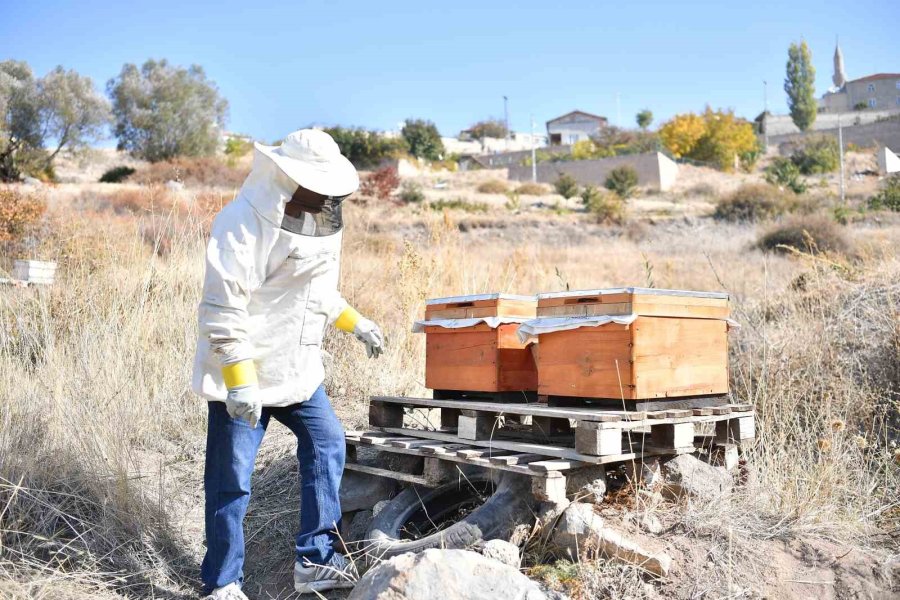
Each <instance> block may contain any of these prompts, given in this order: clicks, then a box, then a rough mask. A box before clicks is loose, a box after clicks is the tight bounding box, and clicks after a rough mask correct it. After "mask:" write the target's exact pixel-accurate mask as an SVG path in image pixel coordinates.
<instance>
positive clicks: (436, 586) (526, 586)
mask: <svg viewBox="0 0 900 600" xmlns="http://www.w3.org/2000/svg"><path fill="white" fill-rule="evenodd" d="M405 598H409V599H413V598H414V599H415V600H484V599H487V598H490V599H491V600H547V596H546V594H544V592H542V591H541V589H540V587H539V586H538V584H537V583H535V582H534V581H531V580H530V579H528V577H526V576H525V575H523V574H522V573H520V572H519V571H518V569H514V568H513V567H510V566H508V565H505V564H503V563H501V562H499V561H496V560H493V559H490V558H485V557H484V556H481V555H480V554H478V553H477V552H471V551H469V550H438V549H434V548H433V549H431V550H426V551H424V552H422V553H421V554H412V553H406V554H401V555H399V556H395V557H394V558H392V559H390V560H387V561H385V562H383V563H381V564H380V565H378V566H377V567H375V568H373V569H371V570H370V571H369V572H368V573H366V574H365V576H363V578H362V579H360V580H359V583H357V585H356V587H355V588H354V589H353V592H352V593H351V594H350V596H349V597H348V599H347V600H401V599H405Z"/></svg>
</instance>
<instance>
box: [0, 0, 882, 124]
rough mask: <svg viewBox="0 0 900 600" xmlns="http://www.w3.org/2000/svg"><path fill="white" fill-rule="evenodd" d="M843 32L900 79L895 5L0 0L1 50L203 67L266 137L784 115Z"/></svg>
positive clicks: (855, 52)
mask: <svg viewBox="0 0 900 600" xmlns="http://www.w3.org/2000/svg"><path fill="white" fill-rule="evenodd" d="M837 34H839V35H840V39H841V46H842V48H843V50H844V57H845V62H846V69H847V74H848V76H849V77H850V78H851V79H852V78H856V77H861V76H864V75H868V74H871V73H876V72H900V44H898V43H897V41H898V39H900V2H898V1H897V0H856V1H855V2H847V1H846V0H840V1H838V0H817V1H815V0H779V1H771V0H762V1H757V2H746V1H742V2H728V1H727V0H724V1H723V0H718V1H703V2H687V3H684V2H672V1H671V0H667V1H658V0H653V1H642V2H626V1H623V0H619V1H617V2H609V1H595V2H588V1H580V2H574V1H573V2H548V1H546V0H545V1H541V2H532V1H520V2H502V3H501V2H490V1H487V0H481V1H478V2H471V1H468V0H451V1H449V2H448V1H443V2H427V1H424V0H420V1H418V2H407V1H403V2H390V1H385V2H373V1H355V2H350V1H346V0H332V1H324V0H319V1H314V2H301V1H297V2H265V1H261V0H260V1H257V2H248V1H247V0H244V1H242V2H232V1H230V0H219V1H216V2H210V1H191V0H179V1H173V0H153V1H152V2H145V1H141V0H133V1H129V2H124V1H116V2H112V1H107V2H99V1H81V2H79V1H69V2H65V1H58V0H27V1H23V0H0V59H5V58H15V59H19V60H25V61H28V63H30V64H31V66H32V67H33V68H34V70H35V71H36V72H37V73H38V74H40V75H42V74H44V73H46V72H47V71H48V70H49V69H51V68H53V67H54V66H56V65H63V66H64V67H66V68H73V69H75V70H77V71H79V72H81V73H82V74H85V75H89V76H90V77H92V78H93V79H94V81H95V83H96V84H97V86H98V87H100V88H103V87H105V85H106V81H107V80H108V79H110V78H111V77H113V76H115V75H116V74H117V73H118V72H119V70H120V69H121V67H122V64H123V63H125V62H133V63H137V64H140V63H142V62H143V61H144V60H145V59H147V58H166V59H168V60H169V61H170V62H172V63H175V64H180V65H189V64H191V63H196V64H199V65H202V66H203V67H204V68H205V69H206V72H207V74H208V76H209V77H210V78H211V79H213V80H214V81H215V82H216V83H217V84H218V86H219V88H220V89H221V92H222V94H223V95H224V96H225V97H226V98H227V99H228V101H229V103H230V118H229V122H228V128H229V129H230V130H233V131H239V132H244V133H249V134H250V135H252V136H254V137H256V138H258V139H265V140H272V139H276V138H278V137H280V136H282V135H283V134H284V133H286V132H288V131H291V130H293V129H295V128H297V127H300V126H304V125H308V124H313V123H315V124H342V125H360V126H365V127H370V128H377V129H391V128H395V127H396V125H397V123H398V122H400V121H402V120H403V119H405V118H407V117H424V118H428V119H431V120H433V121H435V122H436V123H437V125H438V127H439V129H440V130H441V132H442V133H443V134H445V135H455V134H456V133H457V132H459V130H460V129H462V128H464V127H466V126H467V125H469V124H471V123H473V122H474V121H476V120H479V119H481V118H484V117H488V116H497V117H502V115H503V100H502V97H503V96H504V95H506V96H508V97H509V112H510V121H511V125H512V127H513V129H515V130H527V129H528V128H529V115H531V114H534V116H535V119H536V120H537V123H538V128H539V129H541V128H542V127H543V123H544V121H546V120H547V119H550V118H552V117H555V116H558V115H560V114H563V113H565V112H567V111H569V110H572V109H575V108H578V109H581V110H586V111H589V112H596V113H600V114H603V115H606V116H608V117H609V118H610V120H611V121H612V122H614V123H615V121H616V118H617V108H616V94H617V93H618V94H619V97H620V105H621V109H620V114H621V118H622V121H623V122H624V124H626V125H628V126H632V125H633V123H634V114H635V112H636V111H638V110H639V109H641V108H644V107H647V108H650V109H651V110H652V111H653V113H654V114H655V116H656V122H657V123H659V122H660V121H662V120H664V119H666V118H668V117H670V116H671V115H673V114H675V113H677V112H683V111H688V110H694V111H699V110H702V109H703V107H704V105H705V104H706V103H709V104H711V105H712V106H713V107H724V108H728V107H730V108H734V109H735V110H736V111H737V112H738V114H740V115H743V116H746V117H750V118H752V117H754V116H755V115H757V114H758V113H759V112H760V111H761V110H762V107H763V84H762V82H763V80H768V81H769V101H770V107H771V109H772V110H774V111H775V112H785V111H786V107H785V101H784V93H783V91H782V82H783V79H784V64H785V60H786V57H787V47H788V44H789V43H790V42H791V41H797V40H800V39H801V38H804V39H806V40H807V42H808V43H809V44H810V46H811V48H812V51H813V58H814V61H815V66H816V70H817V85H816V88H817V93H819V94H821V93H822V92H824V91H825V89H826V88H827V87H828V86H829V85H830V84H831V57H832V53H833V51H834V41H835V35H837Z"/></svg>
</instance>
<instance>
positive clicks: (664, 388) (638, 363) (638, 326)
mask: <svg viewBox="0 0 900 600" xmlns="http://www.w3.org/2000/svg"><path fill="white" fill-rule="evenodd" d="M537 314H538V317H539V318H540V317H570V316H571V317H587V316H593V315H618V316H627V315H635V317H634V320H633V322H631V323H629V324H618V323H608V324H605V325H600V326H594V327H579V328H577V329H571V330H567V331H554V332H551V333H542V334H541V335H540V336H539V343H538V344H537V346H536V347H535V352H534V353H535V357H536V362H537V369H538V393H539V394H541V395H548V396H572V397H581V398H612V399H625V400H646V399H658V398H681V397H685V396H700V395H711V394H726V393H727V392H728V340H727V332H728V323H727V322H726V320H725V319H726V318H727V317H728V315H729V310H728V295H727V294H724V293H711V292H689V291H679V290H657V289H644V288H618V289H608V290H588V291H576V292H559V293H552V294H540V295H539V296H538V308H537Z"/></svg>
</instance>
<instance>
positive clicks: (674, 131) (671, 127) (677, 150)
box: [659, 113, 706, 158]
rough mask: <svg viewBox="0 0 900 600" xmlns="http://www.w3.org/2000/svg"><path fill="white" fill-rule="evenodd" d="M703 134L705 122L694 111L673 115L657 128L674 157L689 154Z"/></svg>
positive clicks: (704, 132)
mask: <svg viewBox="0 0 900 600" xmlns="http://www.w3.org/2000/svg"><path fill="white" fill-rule="evenodd" d="M705 134H706V123H705V122H704V121H703V118H702V117H700V116H698V115H695V114H694V113H684V114H681V115H675V116H674V117H673V118H672V119H671V120H670V121H668V122H666V123H664V124H663V126H662V127H660V128H659V137H660V140H661V141H662V143H663V145H664V146H665V147H666V148H668V149H669V152H671V153H672V154H673V155H674V156H675V158H681V157H683V156H688V155H690V153H691V152H692V151H693V150H694V148H696V146H697V142H699V141H700V138H702V137H703V136H704V135H705Z"/></svg>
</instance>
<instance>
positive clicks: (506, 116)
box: [503, 96, 509, 152]
mask: <svg viewBox="0 0 900 600" xmlns="http://www.w3.org/2000/svg"><path fill="white" fill-rule="evenodd" d="M508 102H509V98H507V97H506V96H503V123H504V124H505V126H506V151H507V152H509V107H508V106H507V104H508Z"/></svg>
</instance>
